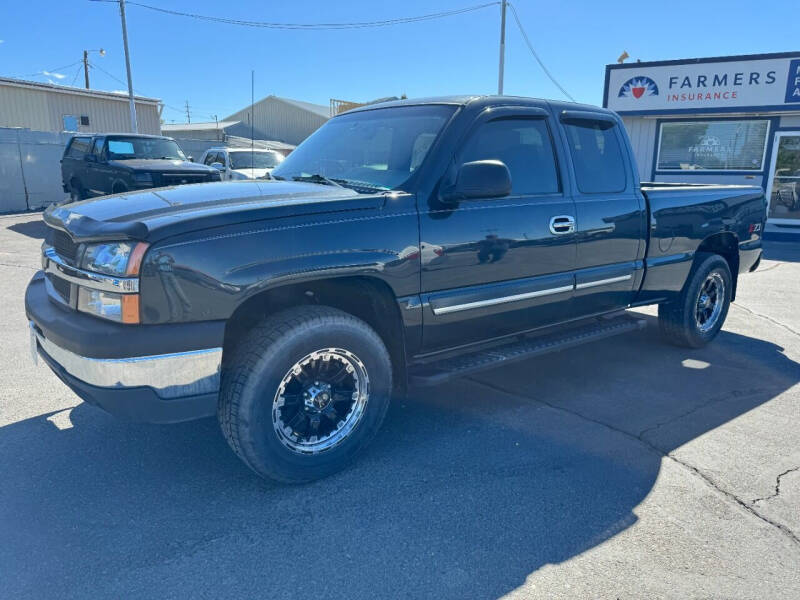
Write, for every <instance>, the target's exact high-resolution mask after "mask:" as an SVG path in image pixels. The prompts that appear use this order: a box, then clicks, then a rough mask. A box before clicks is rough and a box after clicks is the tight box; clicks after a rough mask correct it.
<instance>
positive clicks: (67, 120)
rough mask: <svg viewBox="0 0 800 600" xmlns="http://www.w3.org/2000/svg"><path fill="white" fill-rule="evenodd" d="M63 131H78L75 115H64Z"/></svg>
mask: <svg viewBox="0 0 800 600" xmlns="http://www.w3.org/2000/svg"><path fill="white" fill-rule="evenodd" d="M63 121H64V131H78V117H76V116H75V115H64V117H63Z"/></svg>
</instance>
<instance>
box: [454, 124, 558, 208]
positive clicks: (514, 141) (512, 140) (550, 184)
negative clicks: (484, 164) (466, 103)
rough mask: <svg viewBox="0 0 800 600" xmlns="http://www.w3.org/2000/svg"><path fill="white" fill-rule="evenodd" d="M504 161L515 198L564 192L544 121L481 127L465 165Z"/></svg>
mask: <svg viewBox="0 0 800 600" xmlns="http://www.w3.org/2000/svg"><path fill="white" fill-rule="evenodd" d="M476 160H499V161H502V162H503V163H504V164H505V165H506V166H507V167H508V171H509V173H511V193H512V194H513V195H527V194H555V193H558V192H559V191H560V186H559V181H558V171H557V169H556V159H555V156H554V155H553V143H552V141H551V139H550V132H549V130H548V128H547V122H546V121H544V120H543V119H498V120H496V121H489V122H488V123H484V124H483V125H481V126H480V127H479V128H478V129H477V130H476V131H475V132H474V133H473V134H472V135H471V136H470V138H469V140H468V141H467V143H466V145H465V147H464V153H463V157H462V162H472V161H476Z"/></svg>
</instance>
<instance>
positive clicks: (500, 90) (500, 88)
mask: <svg viewBox="0 0 800 600" xmlns="http://www.w3.org/2000/svg"><path fill="white" fill-rule="evenodd" d="M506 4H507V0H502V1H501V2H500V70H499V72H498V75H497V95H498V96H502V95H503V72H504V71H505V66H506V65H505V63H506Z"/></svg>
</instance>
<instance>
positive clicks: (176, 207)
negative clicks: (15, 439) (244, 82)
mask: <svg viewBox="0 0 800 600" xmlns="http://www.w3.org/2000/svg"><path fill="white" fill-rule="evenodd" d="M637 173H638V169H637V167H636V165H635V163H634V158H633V153H632V151H631V148H630V145H629V141H628V138H627V135H626V133H625V129H624V127H623V125H622V122H621V120H620V118H619V117H618V116H617V115H616V114H615V113H612V112H610V111H608V110H604V109H600V108H595V107H592V106H585V105H578V104H568V103H562V102H553V101H545V100H533V99H524V98H512V97H453V98H440V99H432V100H425V101H411V100H406V101H399V102H392V103H387V104H383V105H380V106H369V107H364V108H358V109H354V110H351V111H349V112H347V113H344V114H342V115H339V116H336V117H334V118H332V119H331V120H329V121H328V122H327V123H326V124H325V125H323V126H322V128H320V129H319V130H318V131H317V132H315V133H314V134H313V135H312V136H311V137H310V138H308V139H307V140H306V141H305V142H303V144H301V145H300V146H299V147H298V148H297V150H295V151H294V152H293V153H292V154H291V155H290V156H289V157H287V159H286V160H285V161H284V162H283V163H281V165H280V166H278V167H277V168H276V169H275V170H274V171H273V173H272V176H273V179H274V181H242V182H231V183H225V184H219V185H213V184H212V185H206V186H188V187H176V188H172V189H166V190H160V191H159V192H158V194H157V195H156V194H154V193H151V192H146V191H143V192H139V193H137V194H134V195H127V197H119V196H112V197H107V198H103V199H98V200H93V201H89V202H84V203H81V204H78V205H73V206H72V207H70V206H64V207H56V208H51V209H49V210H48V211H46V212H45V215H44V219H45V222H46V224H47V226H48V235H47V237H46V241H45V244H44V245H43V256H42V264H43V271H41V272H39V273H37V274H36V276H35V277H34V278H33V280H32V281H31V283H30V285H29V286H28V289H27V292H26V297H25V307H26V313H27V316H28V318H29V319H30V326H31V335H32V338H31V339H32V344H33V349H34V350H35V351H36V352H38V354H39V355H40V356H41V357H42V358H43V360H44V361H45V362H46V363H47V364H48V365H49V366H50V367H51V368H52V370H53V371H54V372H55V373H56V374H57V375H58V376H59V377H60V378H61V379H62V380H63V381H64V382H65V383H66V384H67V385H69V386H70V387H71V388H72V389H73V390H75V392H76V393H77V394H78V395H79V396H80V397H82V398H83V399H84V400H86V401H87V402H89V403H91V404H95V405H97V406H99V407H102V408H104V409H105V410H107V411H109V412H111V413H114V414H116V415H120V416H124V417H128V418H133V419H137V420H142V421H151V422H160V423H166V422H175V421H183V420H188V419H194V418H198V417H206V416H210V415H214V414H216V415H217V416H218V418H219V421H220V424H221V427H222V431H223V433H224V435H225V437H226V438H227V440H228V442H229V444H230V446H231V448H232V449H233V450H234V452H236V454H237V455H238V456H239V457H240V458H241V459H242V460H243V461H244V462H245V464H247V465H248V466H249V467H250V468H251V469H253V470H254V471H255V472H256V473H258V474H259V475H262V476H267V477H272V478H275V479H278V480H282V481H290V482H298V481H308V480H312V479H316V478H319V477H323V476H325V475H328V474H330V473H332V472H334V471H336V470H337V469H340V468H342V467H343V466H344V465H345V464H347V463H348V462H349V461H350V460H351V459H352V458H353V457H354V456H356V455H357V454H358V453H359V452H361V451H362V450H363V449H364V447H365V446H366V445H367V444H368V443H369V441H370V440H371V439H372V438H373V436H374V435H375V433H376V432H377V430H378V428H379V427H380V425H381V422H382V421H383V418H384V416H385V415H386V410H387V406H388V404H389V399H390V396H391V395H392V393H393V391H402V390H403V389H404V388H405V386H406V385H407V384H408V383H412V384H415V385H433V384H439V383H442V382H444V381H447V380H448V379H450V378H452V377H458V376H462V375H465V374H469V373H474V372H476V371H479V370H481V369H487V368H491V367H495V366H500V365H505V364H508V363H510V362H512V361H515V360H521V359H524V358H528V357H531V356H536V355H538V354H542V353H544V352H550V351H553V350H559V349H563V348H567V347H570V346H574V345H576V344H580V343H585V342H589V341H593V340H597V339H600V338H604V337H607V336H610V335H615V334H619V333H622V332H626V331H631V330H633V329H636V328H639V327H640V326H641V323H642V321H640V320H639V319H636V318H633V317H632V316H631V315H629V314H628V313H626V312H625V309H627V308H629V307H633V306H642V305H647V304H658V316H659V322H660V324H661V330H662V332H663V334H664V336H665V337H666V339H667V340H668V341H670V342H673V343H676V344H680V345H683V346H688V347H692V348H698V347H701V346H703V345H705V344H707V343H709V342H710V341H711V340H712V339H713V338H714V337H715V336H716V335H717V333H718V332H719V330H720V328H721V327H722V324H723V323H724V321H725V317H726V315H727V312H728V306H729V304H730V302H731V300H732V299H733V298H734V297H735V295H736V284H737V280H738V277H739V275H740V274H742V273H747V272H749V271H752V270H754V269H756V267H757V266H758V264H759V261H760V260H761V232H762V229H763V225H764V222H765V219H766V214H765V210H766V204H765V198H764V193H763V190H762V189H761V188H759V187H746V186H722V185H689V184H687V185H683V184H652V183H647V184H641V183H640V182H639V177H638V175H637ZM131 200H133V201H131ZM631 368H635V367H634V366H632V367H631ZM531 369H532V370H534V369H536V365H535V364H532V365H531ZM655 384H657V382H655ZM489 451H491V450H489Z"/></svg>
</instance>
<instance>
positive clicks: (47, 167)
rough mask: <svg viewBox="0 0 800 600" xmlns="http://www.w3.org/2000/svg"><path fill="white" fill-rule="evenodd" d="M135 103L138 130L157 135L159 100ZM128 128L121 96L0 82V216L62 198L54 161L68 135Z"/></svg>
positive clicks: (125, 104)
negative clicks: (79, 132) (0, 214)
mask: <svg viewBox="0 0 800 600" xmlns="http://www.w3.org/2000/svg"><path fill="white" fill-rule="evenodd" d="M135 101H136V116H137V121H138V128H139V132H140V133H151V134H156V135H157V134H159V133H160V131H161V125H160V120H161V119H160V115H161V103H160V101H159V100H156V99H154V98H140V97H137V98H136V99H135ZM130 130H131V120H130V109H129V104H128V96H126V95H123V94H113V93H111V92H99V91H95V90H86V89H82V88H73V87H66V86H60V85H53V84H47V83H35V82H32V81H22V80H19V79H8V78H0V213H4V212H14V211H20V210H31V209H39V208H42V207H44V206H47V205H48V204H51V203H53V202H57V201H59V200H63V199H64V197H65V193H64V190H63V189H62V188H61V166H60V164H59V161H60V160H61V155H62V154H63V153H64V146H65V144H66V143H67V140H69V138H70V137H71V136H72V133H74V132H76V131H82V132H103V133H105V132H123V133H124V132H129V131H130Z"/></svg>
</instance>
